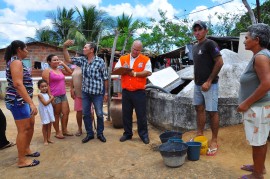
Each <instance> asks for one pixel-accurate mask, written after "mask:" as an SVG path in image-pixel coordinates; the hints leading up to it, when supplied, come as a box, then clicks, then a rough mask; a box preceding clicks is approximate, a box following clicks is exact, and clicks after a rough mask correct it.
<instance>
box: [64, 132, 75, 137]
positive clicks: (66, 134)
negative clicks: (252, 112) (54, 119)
mask: <svg viewBox="0 0 270 179" xmlns="http://www.w3.org/2000/svg"><path fill="white" fill-rule="evenodd" d="M63 135H64V136H73V134H72V133H69V132H67V133H64V134H63Z"/></svg>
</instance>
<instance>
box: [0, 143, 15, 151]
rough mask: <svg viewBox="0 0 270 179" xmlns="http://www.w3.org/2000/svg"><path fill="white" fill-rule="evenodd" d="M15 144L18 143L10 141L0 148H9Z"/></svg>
mask: <svg viewBox="0 0 270 179" xmlns="http://www.w3.org/2000/svg"><path fill="white" fill-rule="evenodd" d="M14 145H16V144H15V143H13V142H9V143H8V144H7V145H5V146H3V147H1V148H0V150H3V149H6V148H9V147H12V146H14Z"/></svg>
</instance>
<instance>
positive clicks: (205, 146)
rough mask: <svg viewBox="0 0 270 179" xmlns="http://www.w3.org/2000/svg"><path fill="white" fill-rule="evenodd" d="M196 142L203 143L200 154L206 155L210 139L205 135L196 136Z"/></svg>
mask: <svg viewBox="0 0 270 179" xmlns="http://www.w3.org/2000/svg"><path fill="white" fill-rule="evenodd" d="M194 142H200V143H201V144H202V147H201V151H200V154H201V155H206V153H207V149H208V139H207V138H206V137H205V136H197V137H195V138H194Z"/></svg>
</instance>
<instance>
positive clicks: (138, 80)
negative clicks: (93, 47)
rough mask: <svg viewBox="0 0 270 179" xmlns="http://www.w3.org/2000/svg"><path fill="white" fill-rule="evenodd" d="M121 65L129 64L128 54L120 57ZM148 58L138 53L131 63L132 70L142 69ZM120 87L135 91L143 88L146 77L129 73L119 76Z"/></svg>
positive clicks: (138, 70) (139, 70)
mask: <svg viewBox="0 0 270 179" xmlns="http://www.w3.org/2000/svg"><path fill="white" fill-rule="evenodd" d="M119 60H120V62H121V66H124V64H128V65H130V54H128V55H125V56H122V57H120V59H119ZM148 60H149V58H148V57H146V56H144V55H142V54H140V55H139V56H138V58H137V59H136V60H135V62H134V64H133V67H132V68H133V71H134V72H141V71H144V69H145V65H146V63H147V62H148ZM121 83H122V88H123V89H127V90H129V91H136V90H140V89H145V85H146V77H133V76H129V75H122V77H121Z"/></svg>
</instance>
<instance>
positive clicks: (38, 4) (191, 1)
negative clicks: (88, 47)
mask: <svg viewBox="0 0 270 179" xmlns="http://www.w3.org/2000/svg"><path fill="white" fill-rule="evenodd" d="M228 1H231V0H200V1H198V0H117V1H116V0H115V1H113V0H0V48H3V47H6V46H7V45H8V44H9V43H10V42H11V41H12V40H17V39H18V40H22V41H25V38H26V37H34V36H35V32H36V29H39V28H41V27H44V26H50V27H51V22H50V20H49V19H48V17H47V16H46V14H47V13H48V12H49V11H55V10H56V8H57V7H58V6H59V7H66V8H68V9H69V8H71V7H73V8H74V7H75V6H76V7H79V8H80V7H81V6H82V5H85V6H89V5H95V6H96V7H97V8H98V9H102V10H104V11H106V12H107V13H108V15H110V16H113V17H117V16H119V15H121V14H122V13H123V12H124V13H125V14H128V15H131V14H132V15H133V18H134V19H136V18H138V19H142V20H145V19H146V18H150V17H152V18H159V14H158V9H162V10H163V11H167V14H166V15H167V17H168V18H169V19H175V16H176V17H179V18H184V17H188V18H190V19H192V20H194V21H195V20H198V19H200V20H204V21H206V20H208V17H209V15H210V16H211V17H212V19H211V20H212V23H215V22H216V21H217V18H216V16H215V15H214V14H215V13H216V12H219V13H223V12H224V13H225V12H233V13H243V12H246V9H245V7H244V5H243V4H242V1H241V0H232V2H229V3H226V2H228ZM248 2H249V3H250V5H251V6H253V7H254V5H255V3H256V1H255V0H248ZM262 2H264V1H261V3H262ZM222 3H224V4H223V5H220V4H222ZM211 7H213V8H211ZM207 8H210V9H208V10H204V11H201V12H197V11H200V10H203V9H207ZM194 12H196V13H194Z"/></svg>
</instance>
